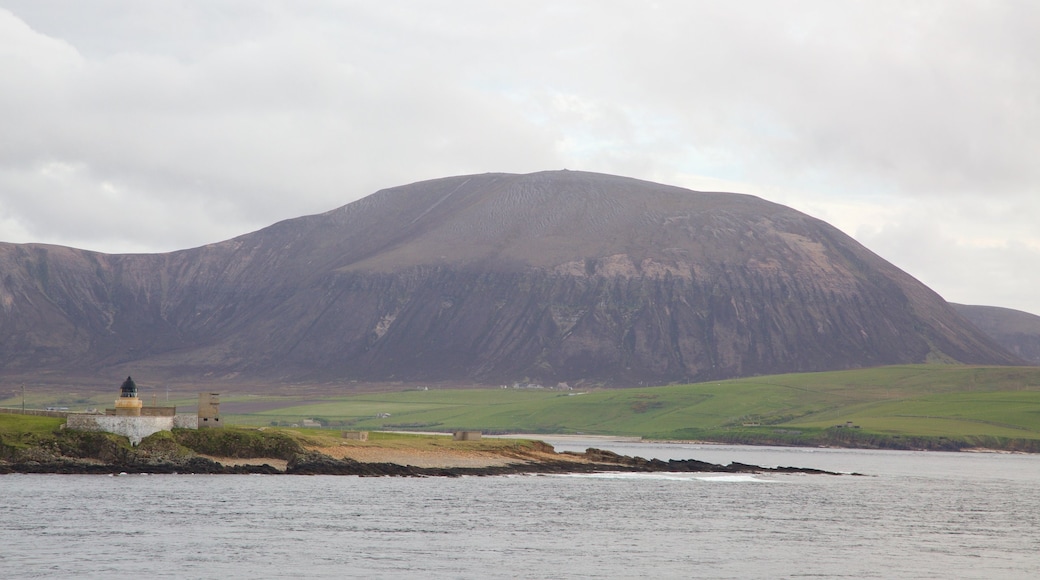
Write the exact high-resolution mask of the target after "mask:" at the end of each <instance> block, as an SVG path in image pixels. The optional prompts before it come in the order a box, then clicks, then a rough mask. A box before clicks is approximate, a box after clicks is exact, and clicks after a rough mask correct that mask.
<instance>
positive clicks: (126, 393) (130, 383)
mask: <svg viewBox="0 0 1040 580" xmlns="http://www.w3.org/2000/svg"><path fill="white" fill-rule="evenodd" d="M119 396H120V397H136V396H137V384H136V383H134V380H133V379H131V378H130V377H126V380H125V381H123V386H121V387H119Z"/></svg>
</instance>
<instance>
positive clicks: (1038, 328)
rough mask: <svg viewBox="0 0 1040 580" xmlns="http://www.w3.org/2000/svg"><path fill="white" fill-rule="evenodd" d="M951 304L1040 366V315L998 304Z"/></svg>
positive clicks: (996, 338) (1015, 352)
mask: <svg viewBox="0 0 1040 580" xmlns="http://www.w3.org/2000/svg"><path fill="white" fill-rule="evenodd" d="M951 306H953V308H954V310H956V311H957V312H958V313H959V314H960V315H961V316H963V317H964V318H966V319H967V320H968V322H971V323H972V324H974V325H975V326H977V327H979V329H980V330H982V331H983V332H985V333H986V334H988V335H989V336H990V337H991V338H993V340H994V341H996V342H997V344H999V345H1000V346H1002V347H1004V348H1005V349H1007V350H1008V351H1009V352H1011V353H1013V354H1015V355H1016V356H1018V357H1019V358H1021V359H1023V360H1025V361H1026V362H1028V363H1029V364H1031V365H1040V316H1037V315H1035V314H1030V313H1028V312H1022V311H1021V310H1012V309H1010V308H998V307H996V306H968V305H964V304H951Z"/></svg>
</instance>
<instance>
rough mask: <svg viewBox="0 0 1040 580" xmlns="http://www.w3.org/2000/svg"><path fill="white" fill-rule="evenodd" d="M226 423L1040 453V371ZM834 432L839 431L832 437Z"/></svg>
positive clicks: (403, 407) (371, 407) (400, 408)
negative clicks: (317, 423)
mask: <svg viewBox="0 0 1040 580" xmlns="http://www.w3.org/2000/svg"><path fill="white" fill-rule="evenodd" d="M268 406H269V407H270V408H268V409H266V410H264V411H260V412H254V413H242V414H231V415H228V414H226V415H225V420H226V421H228V422H231V423H239V424H252V425H269V424H298V423H299V422H301V421H302V420H303V419H312V420H317V421H320V422H321V423H322V424H324V425H326V426H328V427H332V428H350V429H369V430H378V429H401V430H420V431H421V430H429V431H452V430H458V429H473V430H478V429H479V430H482V431H485V432H492V433H493V432H499V433H507V432H513V433H516V432H527V433H542V434H549V433H585V434H611V435H628V436H642V437H646V438H654V439H686V440H690V439H695V440H709V441H725V442H740V443H775V444H795V445H799V444H801V445H804V444H823V445H854V446H866V447H873V446H880V447H925V448H936V449H944V448H962V447H970V446H976V445H977V446H987V447H995V448H1005V449H1021V450H1028V451H1040V368H1037V367H967V366H954V365H915V366H895V367H882V368H874V369H863V370H855V371H843V372H828V373H806V374H790V375H777V376H766V377H755V378H749V379H737V380H730V381H718V382H711V383H701V384H694V385H675V386H667V387H652V388H641V389H624V390H600V391H594V392H587V393H583V392H581V391H559V390H518V389H484V390H472V389H470V390H429V391H417V390H407V391H400V392H393V393H382V394H366V395H356V396H345V397H338V398H330V399H328V400H325V401H322V402H320V403H314V402H311V403H310V404H308V405H299V404H296V403H293V402H292V401H291V400H284V401H283V402H282V403H281V404H277V405H275V404H271V403H269V405H268ZM839 426H840V427H839Z"/></svg>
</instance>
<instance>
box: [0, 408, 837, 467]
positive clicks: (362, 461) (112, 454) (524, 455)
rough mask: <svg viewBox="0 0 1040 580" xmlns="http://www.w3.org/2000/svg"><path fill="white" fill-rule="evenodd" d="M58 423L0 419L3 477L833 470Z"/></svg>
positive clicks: (428, 440) (497, 445) (321, 434)
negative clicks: (136, 434) (127, 431)
mask: <svg viewBox="0 0 1040 580" xmlns="http://www.w3.org/2000/svg"><path fill="white" fill-rule="evenodd" d="M60 423H61V421H60V419H55V418H49V417H27V416H20V415H0V474H3V473H65V474H112V473H201V474H236V473H238V474H247V473H257V474H295V475H356V476H411V477H430V476H440V477H458V476H463V475H471V476H473V475H510V474H548V473H592V472H602V471H625V472H722V473H762V472H782V473H820V474H822V473H827V472H824V471H820V470H816V469H804V468H797V467H774V468H765V467H758V466H754V465H745V464H741V463H730V464H729V465H716V464H712V463H707V462H703V461H697V460H682V461H677V460H671V461H660V460H654V459H649V460H648V459H643V458H640V457H629V456H622V455H618V454H615V453H612V452H610V451H605V450H600V449H588V450H586V451H585V452H583V453H571V452H564V453H557V452H556V451H555V450H554V449H553V447H552V446H551V445H548V444H546V443H543V442H540V441H534V440H528V439H498V438H493V439H492V438H482V439H480V440H477V441H455V440H453V438H452V437H451V436H450V435H415V434H399V433H371V436H370V437H369V438H368V439H367V440H355V439H347V438H344V437H342V436H341V434H340V433H339V432H334V431H316V430H293V429H270V428H256V429H253V428H241V427H226V428H223V429H209V430H205V429H202V430H193V429H180V428H175V429H173V430H172V431H161V432H158V433H155V434H152V435H149V436H148V437H145V438H144V439H143V440H142V441H141V443H140V444H139V445H137V446H132V445H130V442H129V440H128V439H127V438H126V437H125V436H121V435H116V434H113V433H105V432H96V431H76V430H72V429H60V428H59V427H60Z"/></svg>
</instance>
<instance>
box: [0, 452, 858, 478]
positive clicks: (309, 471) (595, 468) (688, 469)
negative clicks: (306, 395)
mask: <svg viewBox="0 0 1040 580" xmlns="http://www.w3.org/2000/svg"><path fill="white" fill-rule="evenodd" d="M559 455H560V458H558V459H538V460H535V461H517V462H515V463H509V464H506V465H489V466H484V467H417V466H413V465H400V464H397V463H385V462H361V461H355V460H352V459H335V458H332V457H329V456H327V455H324V454H321V453H318V452H308V453H303V454H299V455H297V456H295V457H293V458H292V459H290V460H289V461H288V463H287V465H286V468H285V470H284V471H283V470H279V469H277V468H275V467H273V466H271V465H270V464H267V463H264V464H260V465H254V464H233V465H225V464H222V463H220V462H219V461H215V460H213V459H209V458H206V457H200V456H194V457H190V458H186V459H184V460H183V461H158V462H153V461H147V462H134V461H130V462H114V463H103V462H97V461H85V460H81V459H51V460H44V461H24V462H16V463H10V462H0V474H14V473H23V474H66V475H111V474H118V473H129V474H138V473H148V474H210V475H245V474H262V475H353V476H359V477H462V476H501V475H522V474H531V475H551V474H556V475H560V474H579V473H602V472H628V473H655V472H665V473H802V474H809V475H841V474H839V473H835V472H829V471H823V470H819V469H811V468H802V467H761V466H757V465H748V464H744V463H730V464H728V465H719V464H714V463H707V462H704V461H698V460H696V459H687V460H675V459H672V460H668V461H662V460H659V459H644V458H642V457H631V456H627V455H618V454H617V453H614V452H611V451H605V450H602V449H595V448H590V449H588V450H587V451H585V452H584V453H574V452H566V453H561V454H559Z"/></svg>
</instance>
